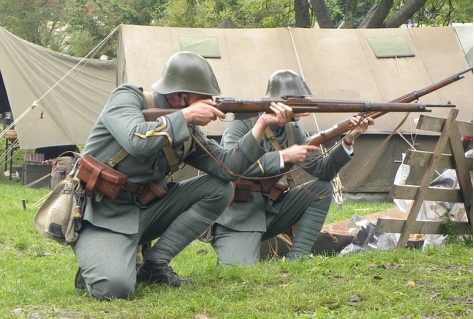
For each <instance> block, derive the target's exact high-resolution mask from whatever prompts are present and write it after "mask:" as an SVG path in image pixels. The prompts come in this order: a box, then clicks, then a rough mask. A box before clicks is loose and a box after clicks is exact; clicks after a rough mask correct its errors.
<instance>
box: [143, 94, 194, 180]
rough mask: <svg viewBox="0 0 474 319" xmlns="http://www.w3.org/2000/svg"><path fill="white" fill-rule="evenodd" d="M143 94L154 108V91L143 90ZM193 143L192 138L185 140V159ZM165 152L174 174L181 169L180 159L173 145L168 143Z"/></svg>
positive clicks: (147, 102) (149, 105) (149, 106)
mask: <svg viewBox="0 0 474 319" xmlns="http://www.w3.org/2000/svg"><path fill="white" fill-rule="evenodd" d="M143 96H144V97H145V100H146V104H147V108H149V109H152V108H154V107H155V103H154V101H153V93H151V92H146V91H143ZM191 145H192V138H189V139H188V140H187V141H186V142H184V153H183V159H185V158H186V156H187V155H188V153H189V150H190V149H191ZM163 152H164V153H165V156H166V159H167V160H168V166H169V168H170V172H171V174H173V173H174V172H176V171H177V170H178V169H179V160H178V159H177V158H176V155H175V153H174V151H173V148H172V147H171V146H169V145H168V146H165V147H163Z"/></svg>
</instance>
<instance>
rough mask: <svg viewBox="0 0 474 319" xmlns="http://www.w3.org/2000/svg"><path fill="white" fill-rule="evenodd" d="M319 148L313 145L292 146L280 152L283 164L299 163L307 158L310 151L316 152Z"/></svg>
mask: <svg viewBox="0 0 474 319" xmlns="http://www.w3.org/2000/svg"><path fill="white" fill-rule="evenodd" d="M318 149H319V147H317V146H314V145H308V144H306V145H297V144H295V145H292V146H290V147H288V148H285V149H283V150H281V151H280V153H281V156H282V157H283V162H285V164H286V163H293V164H295V163H301V162H304V161H305V159H306V158H307V157H308V155H309V152H310V151H315V150H318Z"/></svg>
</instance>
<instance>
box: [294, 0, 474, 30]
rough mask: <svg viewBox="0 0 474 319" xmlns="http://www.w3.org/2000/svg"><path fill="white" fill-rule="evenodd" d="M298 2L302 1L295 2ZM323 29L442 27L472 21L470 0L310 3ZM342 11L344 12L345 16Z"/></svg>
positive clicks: (315, 0)
mask: <svg viewBox="0 0 474 319" xmlns="http://www.w3.org/2000/svg"><path fill="white" fill-rule="evenodd" d="M295 1H298V0H295ZM310 3H311V8H312V10H313V13H314V15H315V17H316V20H317V23H318V25H319V27H320V28H335V27H340V28H398V27H400V26H401V25H402V24H405V23H408V22H409V21H411V22H412V23H413V25H422V24H425V25H429V26H442V25H449V24H451V23H453V22H472V1H470V0H449V1H444V0H406V1H402V0H380V1H378V2H377V3H376V4H373V3H371V2H370V1H363V2H360V1H358V0H346V1H341V2H337V1H336V2H334V1H333V0H310ZM340 12H344V14H343V15H342V16H341V15H340Z"/></svg>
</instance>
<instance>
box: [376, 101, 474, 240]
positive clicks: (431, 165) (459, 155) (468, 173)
mask: <svg viewBox="0 0 474 319" xmlns="http://www.w3.org/2000/svg"><path fill="white" fill-rule="evenodd" d="M458 112H459V110H457V109H451V111H450V113H449V116H448V118H447V119H443V118H436V117H430V116H425V115H422V116H420V120H419V122H418V125H417V128H418V129H420V130H425V131H431V132H440V133H441V135H440V137H439V140H438V142H437V144H436V146H435V148H434V150H433V152H423V151H408V152H407V154H406V156H405V160H404V162H403V163H404V164H406V165H411V166H419V167H426V169H425V173H424V175H423V177H422V180H421V182H420V185H419V186H418V185H393V186H392V188H391V190H390V196H391V198H397V199H411V200H413V204H412V206H411V208H410V210H409V211H408V212H407V214H408V216H407V219H406V220H399V219H379V220H378V221H377V224H376V227H375V231H376V232H377V233H400V238H399V240H398V243H397V248H404V247H406V244H407V242H408V238H409V237H410V235H412V234H448V233H449V232H453V231H454V232H455V233H456V234H469V233H470V234H472V191H473V189H472V167H473V164H472V159H468V158H466V157H465V154H464V149H463V146H462V141H461V135H465V136H470V137H472V135H473V133H472V122H464V121H458V120H456V116H457V114H458ZM447 148H449V149H450V152H451V153H450V154H445V153H443V151H444V150H446V149H447ZM451 168H452V169H455V171H456V175H457V178H458V182H459V189H448V188H436V187H430V183H431V181H432V180H433V177H434V175H435V173H436V170H443V169H451ZM424 201H442V202H457V203H464V208H465V209H466V214H467V220H468V222H450V223H449V226H448V225H447V224H446V221H443V220H438V221H417V220H416V219H417V216H418V213H419V211H420V208H421V205H422V204H423V202H424Z"/></svg>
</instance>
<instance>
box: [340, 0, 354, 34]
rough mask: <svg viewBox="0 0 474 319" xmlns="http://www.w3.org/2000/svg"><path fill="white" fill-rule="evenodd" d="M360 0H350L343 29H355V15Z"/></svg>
mask: <svg viewBox="0 0 474 319" xmlns="http://www.w3.org/2000/svg"><path fill="white" fill-rule="evenodd" d="M357 2H358V0H349V1H348V2H347V6H346V10H345V13H344V22H343V24H342V27H341V29H354V15H355V11H356V9H357Z"/></svg>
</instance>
